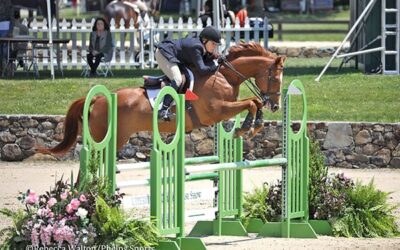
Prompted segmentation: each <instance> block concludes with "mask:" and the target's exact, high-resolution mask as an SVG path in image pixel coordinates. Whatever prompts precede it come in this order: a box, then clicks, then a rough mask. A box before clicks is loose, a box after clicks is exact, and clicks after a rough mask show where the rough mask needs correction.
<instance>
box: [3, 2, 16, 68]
mask: <svg viewBox="0 0 400 250" xmlns="http://www.w3.org/2000/svg"><path fill="white" fill-rule="evenodd" d="M0 6H1V7H0V37H7V36H8V37H11V36H12V23H11V21H12V20H13V16H12V14H13V11H12V9H13V6H12V5H11V0H0ZM6 55H7V43H0V62H1V63H0V72H2V70H3V66H4V67H5V63H6Z"/></svg>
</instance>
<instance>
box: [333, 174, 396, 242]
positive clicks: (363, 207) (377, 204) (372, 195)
mask: <svg viewBox="0 0 400 250" xmlns="http://www.w3.org/2000/svg"><path fill="white" fill-rule="evenodd" d="M389 194H390V193H387V192H382V191H380V190H378V189H376V188H375V185H374V181H373V180H371V181H370V183H369V184H368V185H362V184H361V183H360V182H357V183H356V185H355V187H354V188H353V189H351V190H350V191H349V192H348V198H347V199H346V209H345V210H344V212H343V213H342V214H341V215H340V216H339V218H338V219H337V220H336V221H334V223H333V232H334V234H335V235H336V236H345V237H393V236H396V235H398V234H399V229H398V227H397V225H396V217H395V216H393V211H394V210H395V209H396V208H397V206H396V205H390V204H388V203H387V199H388V197H389Z"/></svg>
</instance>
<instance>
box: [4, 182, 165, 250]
mask: <svg viewBox="0 0 400 250" xmlns="http://www.w3.org/2000/svg"><path fill="white" fill-rule="evenodd" d="M123 195H124V194H118V193H117V194H115V195H108V194H107V186H106V182H105V181H104V180H101V179H99V178H93V179H92V180H91V182H90V183H89V184H88V185H86V187H85V190H84V191H78V190H76V189H75V188H74V187H73V186H72V185H69V184H67V182H65V181H63V180H62V179H61V180H59V181H57V182H56V183H55V187H54V188H53V189H52V190H51V191H49V192H46V193H45V194H43V195H37V194H36V192H35V191H34V190H28V191H26V192H25V193H20V195H19V197H18V199H19V200H20V202H21V203H22V204H23V205H24V209H20V210H18V211H11V210H9V209H1V210H0V213H2V214H5V215H7V216H9V217H11V218H12V219H13V222H14V225H13V226H11V227H8V228H6V229H3V230H2V231H1V232H0V237H1V236H6V239H5V241H4V243H3V245H2V246H0V249H26V246H33V247H38V246H48V247H50V246H51V247H61V246H63V247H65V246H69V247H70V248H76V247H82V246H100V245H101V246H104V245H107V246H140V247H152V246H155V245H156V244H157V242H158V240H159V233H158V231H157V229H156V228H155V226H154V225H153V224H152V223H150V222H148V221H141V220H134V219H131V218H129V217H128V216H127V215H126V214H125V213H124V211H123V210H122V209H120V204H121V200H122V198H123Z"/></svg>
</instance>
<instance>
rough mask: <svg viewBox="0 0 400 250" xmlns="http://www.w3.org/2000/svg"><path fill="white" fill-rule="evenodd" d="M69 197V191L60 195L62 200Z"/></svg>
mask: <svg viewBox="0 0 400 250" xmlns="http://www.w3.org/2000/svg"><path fill="white" fill-rule="evenodd" d="M67 197H68V194H67V193H62V194H61V195H60V198H61V200H65V199H67Z"/></svg>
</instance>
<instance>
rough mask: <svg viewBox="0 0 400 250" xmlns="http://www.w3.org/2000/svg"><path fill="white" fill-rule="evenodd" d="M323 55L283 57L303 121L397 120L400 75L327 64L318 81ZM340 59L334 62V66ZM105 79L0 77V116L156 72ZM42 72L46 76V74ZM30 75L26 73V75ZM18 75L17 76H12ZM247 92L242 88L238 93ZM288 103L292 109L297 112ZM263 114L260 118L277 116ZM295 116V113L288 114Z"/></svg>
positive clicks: (60, 107) (58, 103)
mask: <svg viewBox="0 0 400 250" xmlns="http://www.w3.org/2000/svg"><path fill="white" fill-rule="evenodd" d="M327 60H328V58H313V59H293V58H289V59H288V60H287V61H286V69H285V73H284V85H285V86H287V85H288V84H289V83H290V81H292V80H293V79H300V80H301V81H302V82H303V84H304V85H305V88H306V92H307V100H308V114H309V120H323V121H369V122H400V98H399V94H398V93H400V77H399V76H382V75H363V74H361V73H359V72H356V71H354V70H351V69H345V70H342V71H341V73H340V74H338V73H336V72H335V68H331V69H330V70H329V71H328V73H327V74H326V75H325V76H324V77H323V78H322V80H321V82H320V83H317V82H315V81H314V79H315V77H316V76H317V75H318V73H319V72H320V71H321V69H322V67H323V66H324V64H325V63H326V62H327ZM339 63H340V61H339V60H336V61H335V63H334V65H333V66H334V67H335V66H337V65H338V64H339ZM114 73H115V76H114V77H110V78H94V79H93V78H89V79H87V78H81V77H80V76H79V75H80V71H77V70H76V71H72V70H69V71H67V72H66V75H67V77H66V78H64V79H60V78H59V79H57V80H56V81H54V82H52V81H50V80H48V78H49V77H48V74H49V73H48V72H43V73H42V74H41V77H42V78H43V79H42V80H33V79H29V80H26V76H25V75H24V74H21V75H17V79H13V80H4V79H2V80H0V114H65V113H66V110H67V108H68V105H69V104H70V103H71V102H72V101H73V100H74V99H76V98H79V97H81V96H84V95H85V94H86V93H87V92H88V90H89V89H90V87H91V86H93V85H95V84H104V85H106V86H107V87H108V88H109V89H112V90H115V89H117V88H120V87H125V86H140V85H141V84H142V78H141V76H142V75H143V74H154V75H156V74H160V71H158V70H133V69H132V70H117V71H114ZM46 74H47V75H46ZM30 77H31V78H32V76H30ZM18 78H19V79H18ZM249 95H250V92H249V91H248V90H247V89H246V87H245V86H244V85H243V86H242V91H241V96H242V97H245V96H249ZM298 103H299V102H297V101H296V102H294V104H293V107H294V109H295V110H300V109H301V107H299V106H298ZM280 117H281V113H280V111H279V112H277V113H275V114H273V115H272V114H270V113H268V112H265V118H266V119H274V120H277V119H280ZM298 117H300V112H298V113H297V114H295V115H294V118H295V119H296V118H298Z"/></svg>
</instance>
